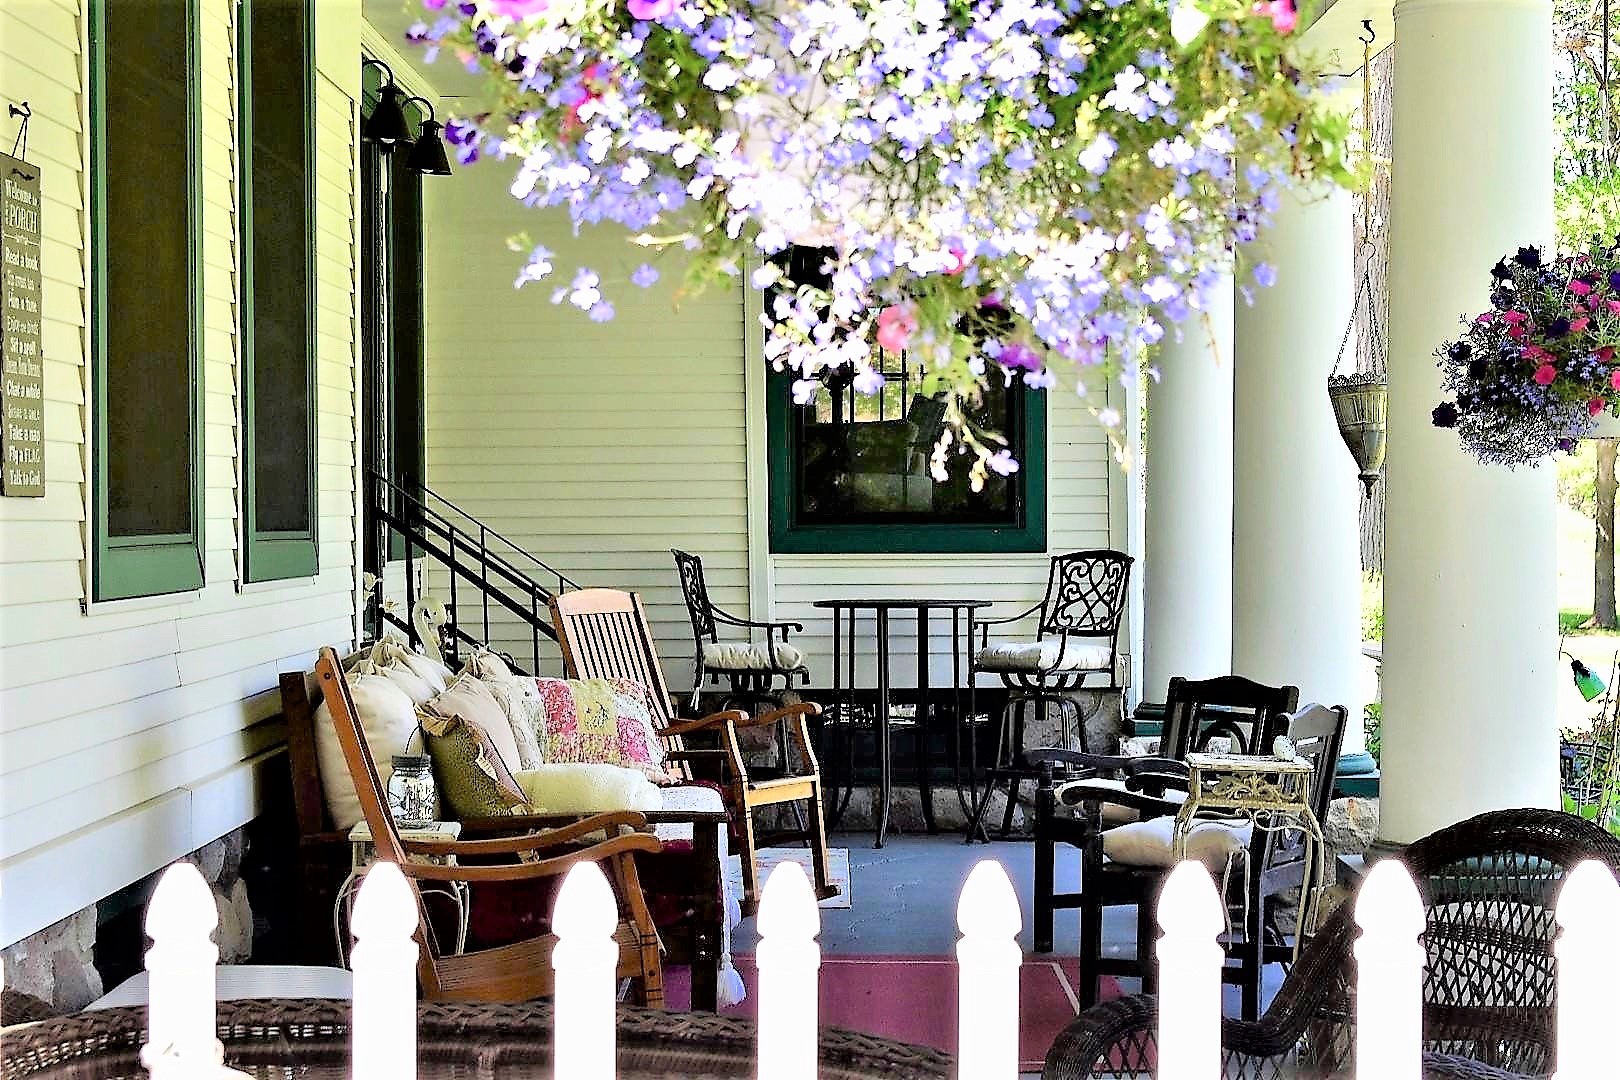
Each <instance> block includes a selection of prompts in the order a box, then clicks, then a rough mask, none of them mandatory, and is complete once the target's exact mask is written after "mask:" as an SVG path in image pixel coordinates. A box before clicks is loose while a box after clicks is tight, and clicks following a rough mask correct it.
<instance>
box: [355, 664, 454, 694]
mask: <svg viewBox="0 0 1620 1080" xmlns="http://www.w3.org/2000/svg"><path fill="white" fill-rule="evenodd" d="M354 673H355V674H356V675H381V676H382V677H383V678H385V679H387V680H388V681H389V682H391V683H393V684H394V685H395V686H397V687H399V688H400V689H401V690H403V691H405V696H406V697H408V698H410V699H411V704H412V705H420V704H422V703H423V702H425V701H429V700H431V699H432V698H433V696H434V695H435V694H437V693H439V691H437V690H435V689H433V684H432V683H430V682H428V681H427V680H426V679H424V678H422V676H420V675H418V674H417V673H416V672H414V671H412V670H411V669H410V668H409V667H407V666H406V665H405V664H404V662H403V661H384V662H382V663H375V662H373V661H371V660H369V659H367V660H362V661H360V663H358V664H356V665H355V668H354Z"/></svg>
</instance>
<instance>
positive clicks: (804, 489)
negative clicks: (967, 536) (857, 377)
mask: <svg viewBox="0 0 1620 1080" xmlns="http://www.w3.org/2000/svg"><path fill="white" fill-rule="evenodd" d="M881 370H882V372H883V375H884V377H885V378H886V379H887V380H888V381H887V383H886V384H885V385H884V387H883V389H882V391H881V392H880V393H877V394H872V395H863V394H857V393H856V392H855V391H854V388H853V387H851V386H849V385H848V383H847V380H845V379H837V380H829V382H830V383H831V385H830V386H829V385H825V384H824V385H823V386H822V387H821V389H819V390H818V391H817V392H816V397H815V401H814V403H813V404H812V405H805V406H796V407H795V409H794V424H795V427H796V429H797V435H798V439H797V440H796V442H797V447H798V459H797V461H796V462H794V467H795V468H796V469H797V470H798V479H799V482H798V484H797V485H796V487H797V491H798V501H799V505H798V507H797V511H798V512H797V514H796V519H797V520H798V521H799V522H800V523H801V524H805V525H836V524H851V525H854V524H873V525H877V524H883V523H886V522H887V523H911V522H915V523H939V524H946V523H956V524H983V525H998V524H1012V523H1015V522H1016V521H1017V518H1018V504H1017V491H1016V488H1017V485H1016V482H1015V481H1009V479H1008V478H1006V477H1002V476H998V475H995V474H991V475H990V476H989V477H987V478H986V480H985V484H984V487H983V489H982V490H980V491H974V490H972V486H971V485H970V483H969V481H968V466H969V464H970V460H969V459H968V458H967V457H965V456H961V455H957V454H952V455H951V458H950V459H949V461H948V464H949V468H948V470H947V474H946V479H944V480H943V481H941V480H936V479H934V477H933V476H932V475H931V472H930V468H929V461H930V457H931V455H932V454H933V451H934V445H935V443H936V442H937V441H938V439H939V436H940V432H941V431H942V430H943V429H944V426H945V405H944V402H943V401H940V400H939V399H936V398H932V397H928V396H926V395H924V394H923V393H922V392H921V390H920V384H921V382H922V371H921V369H920V367H919V366H918V365H915V364H911V363H908V362H907V360H906V359H905V358H903V357H893V356H889V357H887V358H886V360H885V363H884V366H883V368H882V369H881ZM1019 400H1020V393H1019V392H1018V391H1011V392H1010V391H1009V390H1008V389H1007V388H1005V387H1003V386H1000V385H995V386H992V387H991V388H990V389H989V390H988V391H987V392H986V393H985V395H984V400H983V402H982V403H981V404H980V406H979V407H978V408H977V409H975V410H974V412H973V416H974V419H975V420H976V421H977V422H978V423H979V424H980V425H981V426H983V427H986V428H989V429H990V430H992V431H998V432H1002V433H1004V434H1007V435H1009V437H1012V438H1014V439H1016V438H1017V436H1018V432H1019V427H1020V424H1021V419H1022V418H1021V413H1022V410H1021V409H1020V408H1019V407H1018V403H1019ZM1014 445H1017V442H1015V443H1014ZM1015 475H1016V474H1015Z"/></svg>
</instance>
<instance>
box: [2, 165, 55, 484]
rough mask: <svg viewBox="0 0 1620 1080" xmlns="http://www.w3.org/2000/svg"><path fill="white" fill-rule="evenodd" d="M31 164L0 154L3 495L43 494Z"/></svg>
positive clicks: (35, 191)
mask: <svg viewBox="0 0 1620 1080" xmlns="http://www.w3.org/2000/svg"><path fill="white" fill-rule="evenodd" d="M39 240H40V200H39V167H38V166H37V165H30V164H28V163H27V162H25V161H21V160H19V159H17V158H14V157H12V156H11V155H9V154H0V319H3V320H4V325H3V332H0V357H3V359H4V378H3V381H0V413H3V417H0V422H3V424H4V427H3V429H0V456H3V464H0V467H3V468H4V470H5V471H4V483H3V488H0V490H3V492H4V494H6V495H32V496H43V495H44V494H45V380H44V357H43V356H42V355H41V354H40V327H41V323H42V305H41V301H40V289H39V286H40V277H39Z"/></svg>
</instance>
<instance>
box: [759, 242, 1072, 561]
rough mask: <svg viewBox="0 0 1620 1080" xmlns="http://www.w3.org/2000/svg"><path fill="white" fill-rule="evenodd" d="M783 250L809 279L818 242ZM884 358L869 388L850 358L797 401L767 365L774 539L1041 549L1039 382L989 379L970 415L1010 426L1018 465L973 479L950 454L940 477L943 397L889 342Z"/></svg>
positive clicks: (800, 549) (822, 546) (787, 377)
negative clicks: (936, 454)
mask: <svg viewBox="0 0 1620 1080" xmlns="http://www.w3.org/2000/svg"><path fill="white" fill-rule="evenodd" d="M791 260H792V263H791V267H790V271H789V272H790V275H791V276H792V278H793V280H794V281H796V282H799V283H801V284H812V283H814V281H813V279H814V277H815V276H816V274H817V273H818V268H817V264H818V263H819V262H820V259H819V258H817V257H816V255H815V253H813V252H806V251H801V252H795V253H794V254H793V255H792V256H791ZM769 303H770V298H769V297H767V304H769ZM881 363H882V369H881V370H882V374H883V376H884V380H885V382H884V385H883V388H882V389H881V390H880V391H879V392H878V393H876V394H871V395H865V394H858V393H856V392H855V389H854V387H853V385H852V378H851V376H852V375H853V373H852V372H849V371H848V370H847V369H843V370H839V371H828V372H826V373H824V377H823V378H822V379H820V380H818V382H817V383H816V384H815V387H814V392H813V393H810V394H807V395H805V397H804V400H803V401H802V402H801V401H796V400H795V396H794V393H793V384H794V382H795V379H796V376H795V375H794V374H793V373H791V372H786V373H783V372H773V373H772V374H771V375H770V376H768V379H767V384H766V408H767V421H768V422H767V425H766V427H767V430H768V432H769V436H768V439H769V449H768V453H769V463H770V538H771V550H772V551H774V552H779V553H784V554H794V553H822V552H828V553H831V552H895V553H911V552H919V553H932V552H940V553H944V552H996V551H1005V552H1022V551H1045V550H1046V396H1045V394H1043V393H1041V392H1040V391H1036V390H1031V389H1030V388H1028V387H1026V386H1024V385H1023V383H1022V382H1013V383H1011V384H1004V383H1003V381H1002V380H1000V379H996V378H992V379H991V380H990V383H991V385H990V386H989V387H988V388H987V389H986V391H985V393H984V395H983V398H982V400H981V401H980V402H979V403H978V404H977V406H976V407H975V409H974V415H973V419H974V420H975V422H977V423H978V424H979V425H981V426H982V427H985V428H987V429H989V430H991V431H995V432H998V433H1000V434H1002V435H1004V436H1005V437H1006V438H1007V440H1008V445H1009V447H1011V449H1012V452H1013V455H1014V456H1015V457H1016V458H1017V459H1018V461H1019V463H1020V468H1019V469H1018V471H1017V472H1014V473H1013V474H1011V475H1010V476H998V475H996V474H993V473H992V474H991V475H990V476H989V477H987V478H986V480H985V483H984V485H983V487H982V488H981V489H980V490H979V491H974V490H973V488H972V485H971V483H970V482H969V479H968V466H969V464H970V462H969V459H968V458H967V457H965V456H959V455H952V456H951V458H950V459H949V462H948V469H947V472H946V478H945V479H944V480H939V479H935V478H934V476H933V475H932V471H931V468H930V459H931V456H932V454H933V450H934V446H935V444H936V442H937V441H938V439H939V436H940V434H941V432H942V431H943V430H944V426H945V404H944V402H943V401H941V400H939V399H937V398H934V397H930V396H929V395H927V394H925V393H923V392H922V382H923V375H924V369H923V365H922V364H921V363H919V362H918V361H917V360H916V358H914V357H910V356H906V355H898V356H896V355H893V354H890V353H884V354H883V355H882V360H881Z"/></svg>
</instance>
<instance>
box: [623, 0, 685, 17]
mask: <svg viewBox="0 0 1620 1080" xmlns="http://www.w3.org/2000/svg"><path fill="white" fill-rule="evenodd" d="M680 6H681V3H680V0H630V2H629V7H630V14H632V15H634V16H635V17H636V18H638V19H662V18H663V17H664V16H665V15H673V14H674V13H675V9H676V8H678V7H680Z"/></svg>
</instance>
